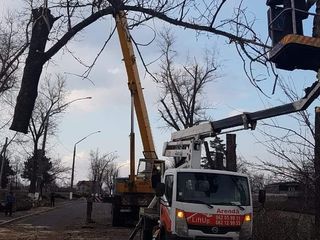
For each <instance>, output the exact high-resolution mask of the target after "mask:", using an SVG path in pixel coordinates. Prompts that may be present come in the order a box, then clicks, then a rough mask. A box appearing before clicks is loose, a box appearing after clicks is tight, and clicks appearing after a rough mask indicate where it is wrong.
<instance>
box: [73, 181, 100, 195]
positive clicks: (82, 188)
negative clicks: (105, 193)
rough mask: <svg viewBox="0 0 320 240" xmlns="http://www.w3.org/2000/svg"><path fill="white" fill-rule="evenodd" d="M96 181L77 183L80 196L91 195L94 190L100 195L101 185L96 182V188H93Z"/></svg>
mask: <svg viewBox="0 0 320 240" xmlns="http://www.w3.org/2000/svg"><path fill="white" fill-rule="evenodd" d="M93 184H94V181H79V182H78V183H77V188H76V190H77V192H78V193H80V194H90V193H92V191H93V190H94V193H98V191H99V185H98V183H97V182H95V186H94V187H93Z"/></svg>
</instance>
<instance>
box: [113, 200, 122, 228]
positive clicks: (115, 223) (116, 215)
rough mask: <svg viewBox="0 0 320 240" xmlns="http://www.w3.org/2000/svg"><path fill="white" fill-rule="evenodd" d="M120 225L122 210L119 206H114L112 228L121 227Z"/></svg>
mask: <svg viewBox="0 0 320 240" xmlns="http://www.w3.org/2000/svg"><path fill="white" fill-rule="evenodd" d="M120 225H121V224H120V209H119V207H118V206H117V205H114V204H112V226H113V227H119V226H120Z"/></svg>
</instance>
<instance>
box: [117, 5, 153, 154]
mask: <svg viewBox="0 0 320 240" xmlns="http://www.w3.org/2000/svg"><path fill="white" fill-rule="evenodd" d="M116 24H117V30H118V35H119V39H120V44H121V49H122V54H123V58H124V62H125V66H126V70H127V75H128V86H129V90H130V91H131V92H132V93H133V94H134V108H135V111H136V116H137V120H138V125H139V129H140V135H141V139H142V144H143V149H144V151H145V153H151V152H155V148H154V143H153V138H152V134H151V128H150V124H149V118H148V112H147V107H146V103H145V101H144V96H143V92H142V87H141V82H140V78H139V72H138V67H137V63H136V58H135V55H134V51H133V46H132V42H131V37H130V33H129V31H128V23H127V18H126V15H125V12H123V11H120V12H119V13H118V14H117V15H116ZM147 158H153V157H152V156H150V157H147Z"/></svg>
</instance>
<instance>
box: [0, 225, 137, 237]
mask: <svg viewBox="0 0 320 240" xmlns="http://www.w3.org/2000/svg"><path fill="white" fill-rule="evenodd" d="M131 230H132V229H130V228H114V227H112V226H111V225H100V224H94V225H84V226H75V227H74V228H73V229H66V230H63V231H51V230H50V229H46V228H43V227H42V228H39V227H38V228H35V227H33V226H29V225H24V226H23V225H19V224H18V225H9V226H6V227H2V228H0V239H1V240H35V239H37V240H38V239H50V240H60V239H61V240H66V239H70V240H82V239H83V240H85V239H96V240H100V239H105V240H109V239H110V240H111V239H115V240H127V239H128V237H129V235H130V233H131ZM138 239H140V238H139V236H136V238H135V240H138Z"/></svg>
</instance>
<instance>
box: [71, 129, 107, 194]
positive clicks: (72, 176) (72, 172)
mask: <svg viewBox="0 0 320 240" xmlns="http://www.w3.org/2000/svg"><path fill="white" fill-rule="evenodd" d="M100 132H101V131H96V132H92V133H90V134H88V135H87V136H85V137H84V138H81V139H80V140H79V141H77V142H76V143H75V144H74V147H73V157H72V170H71V184H70V200H71V199H72V194H73V179H74V164H75V161H76V150H77V144H78V143H80V142H82V141H83V140H85V139H86V138H88V137H89V136H91V135H93V134H96V133H100Z"/></svg>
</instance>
